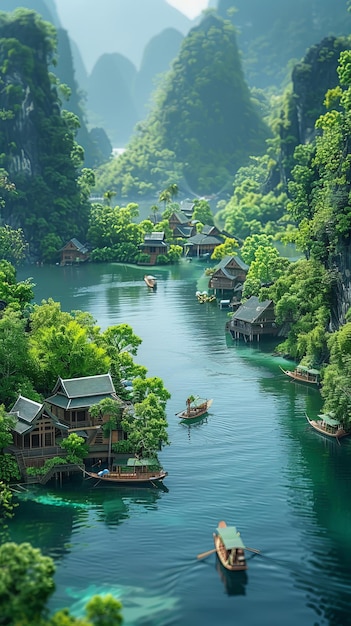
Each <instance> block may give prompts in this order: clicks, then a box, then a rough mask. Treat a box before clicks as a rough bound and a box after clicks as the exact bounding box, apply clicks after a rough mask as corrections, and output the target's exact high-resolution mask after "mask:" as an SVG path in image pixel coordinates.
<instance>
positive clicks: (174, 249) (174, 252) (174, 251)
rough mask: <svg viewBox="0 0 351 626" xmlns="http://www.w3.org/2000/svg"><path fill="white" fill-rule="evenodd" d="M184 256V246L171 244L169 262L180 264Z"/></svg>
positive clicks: (168, 255)
mask: <svg viewBox="0 0 351 626" xmlns="http://www.w3.org/2000/svg"><path fill="white" fill-rule="evenodd" d="M182 254H183V248H182V246H178V245H175V244H171V245H170V246H169V249H168V252H167V257H168V259H169V262H170V263H173V264H174V263H178V261H179V259H180V258H181V256H182Z"/></svg>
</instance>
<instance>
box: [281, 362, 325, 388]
mask: <svg viewBox="0 0 351 626" xmlns="http://www.w3.org/2000/svg"><path fill="white" fill-rule="evenodd" d="M279 367H280V369H281V370H282V372H284V374H286V375H287V376H289V378H291V379H292V380H294V381H296V382H297V383H308V384H309V385H316V387H318V386H319V385H320V381H321V374H320V371H319V370H317V369H314V368H310V367H306V366H305V365H297V366H296V367H295V369H294V370H285V369H284V368H283V367H281V366H279Z"/></svg>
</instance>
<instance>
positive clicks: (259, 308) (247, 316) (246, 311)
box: [232, 296, 272, 324]
mask: <svg viewBox="0 0 351 626" xmlns="http://www.w3.org/2000/svg"><path fill="white" fill-rule="evenodd" d="M271 303H272V300H263V302H260V301H259V299H258V298H257V296H251V298H249V299H248V300H246V302H244V304H242V305H241V306H240V307H239V308H238V310H237V311H236V312H235V313H234V315H233V317H232V319H233V320H234V319H238V320H241V321H243V322H250V323H251V324H252V323H253V322H255V321H256V320H257V319H258V318H259V317H260V315H261V313H263V311H265V310H266V309H267V308H268V307H269V305H270V304H271Z"/></svg>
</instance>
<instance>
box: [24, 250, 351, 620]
mask: <svg viewBox="0 0 351 626" xmlns="http://www.w3.org/2000/svg"><path fill="white" fill-rule="evenodd" d="M203 270H204V266H203V265H201V264H200V263H196V262H194V263H186V262H184V263H182V264H181V265H180V266H177V267H171V268H157V269H156V270H155V271H154V270H153V273H155V275H156V276H157V278H158V288H157V291H155V292H154V291H151V290H148V288H147V287H146V285H145V283H144V281H143V276H144V273H145V272H144V270H143V268H136V267H128V266H119V265H115V264H108V265H95V266H94V265H86V266H81V267H77V268H76V267H67V268H62V267H50V268H46V267H31V268H29V270H28V269H23V270H21V271H20V272H19V275H18V276H19V278H20V279H22V278H24V277H27V276H32V277H33V280H34V282H35V283H36V288H35V295H36V301H38V302H40V301H41V299H43V298H45V299H46V298H49V297H52V298H53V299H54V300H58V301H60V302H61V303H62V308H63V309H64V310H74V309H81V310H87V311H90V312H91V313H92V314H93V316H94V317H95V318H96V320H97V321H98V324H99V325H100V326H101V328H103V329H104V328H106V327H107V326H109V325H112V324H118V323H121V322H126V323H129V324H130V325H131V326H132V327H133V329H134V331H135V332H136V334H138V335H139V336H140V337H141V338H142V340H143V343H142V345H141V346H140V348H139V352H138V356H137V358H136V360H137V362H138V363H141V364H143V365H145V366H146V367H147V368H148V373H149V375H150V376H153V375H155V376H160V377H161V378H162V379H163V380H164V383H165V386H166V387H167V389H168V390H169V391H170V393H171V394H172V397H171V399H170V401H169V402H168V405H167V413H168V421H169V436H170V440H171V445H170V446H168V447H166V448H165V449H164V450H163V451H162V453H161V462H162V464H163V466H164V467H165V469H166V470H167V471H168V477H167V479H166V480H165V486H166V487H167V490H165V491H161V490H152V489H151V490H148V489H133V490H131V489H128V488H114V489H110V488H106V489H92V487H91V484H90V483H89V482H82V481H81V479H80V478H79V479H78V478H77V479H75V481H74V482H72V483H67V484H65V485H64V487H62V488H60V487H58V488H55V486H54V485H53V486H51V487H50V488H45V489H44V488H42V489H40V488H35V489H31V490H29V491H28V493H27V494H25V495H24V496H23V497H21V498H20V506H19V507H18V509H16V517H15V520H14V522H13V523H12V536H13V539H15V540H16V541H24V540H29V541H31V542H32V544H33V545H35V546H38V547H40V548H41V549H42V551H43V552H44V553H45V554H49V555H50V556H52V557H53V558H54V559H55V562H56V567H57V570H56V576H55V581H56V585H57V588H56V592H55V594H54V596H53V598H52V601H51V605H50V608H51V609H53V610H54V609H55V610H56V609H58V608H61V607H64V606H68V607H70V609H71V610H72V612H74V613H75V614H77V615H79V614H81V612H82V607H83V606H84V604H85V603H86V601H87V600H88V599H89V598H90V597H91V596H92V595H94V594H96V593H109V592H112V593H113V594H114V595H116V597H118V598H120V599H121V600H122V602H123V606H124V609H123V614H124V618H125V622H124V623H125V625H126V626H168V625H172V626H178V625H179V626H180V625H181V626H193V624H194V623H201V624H202V625H204V626H213V624H219V625H221V626H227V625H229V624H230V625H232V624H233V623H236V624H240V626H259V625H260V626H262V625H266V624H267V626H268V625H272V624H273V625H280V624H285V625H287V626H296V624H297V623H298V624H299V626H312V625H313V626H314V625H317V624H318V625H325V624H330V625H333V626H335V625H339V624H340V625H342V626H347V625H348V624H351V617H350V615H349V610H350V601H351V593H350V590H351V571H350V562H351V525H350V519H351V503H350V498H349V484H350V474H351V469H350V467H351V466H350V460H351V447H350V446H351V441H348V440H344V441H342V443H341V445H338V444H337V442H334V441H327V440H325V439H324V438H323V437H321V436H320V435H318V434H317V433H315V432H314V431H311V430H310V427H309V426H308V424H307V422H306V419H305V411H307V412H308V413H310V414H311V415H316V414H317V412H318V410H319V408H320V406H321V399H320V395H319V392H318V390H315V389H309V388H307V387H305V386H303V385H299V384H296V383H293V382H291V381H290V380H289V379H287V377H285V376H284V375H283V374H282V372H281V370H280V368H279V365H285V366H287V365H288V366H290V367H291V363H290V364H289V363H287V362H286V361H284V360H283V359H282V358H276V357H274V356H272V352H273V350H274V344H264V343H262V344H261V345H260V346H259V347H257V345H256V344H255V345H254V346H249V345H247V344H242V343H234V342H233V341H232V340H231V339H230V337H228V336H227V335H226V333H225V322H226V319H227V312H226V311H225V310H220V309H219V307H217V306H216V305H215V304H212V303H209V304H200V303H198V301H197V299H196V297H195V292H196V290H197V289H198V287H199V285H201V289H202V285H203V279H202V278H201V277H202V273H203ZM190 394H198V395H200V396H206V397H211V398H213V405H212V407H211V410H210V413H209V414H208V415H207V417H206V419H204V420H200V421H199V422H197V423H195V424H193V425H189V424H184V423H182V422H181V421H180V420H179V418H177V417H176V416H175V413H177V412H178V411H180V410H181V409H182V408H183V407H184V404H185V398H186V397H187V396H188V395H190ZM221 519H224V520H226V521H227V523H228V524H235V525H236V526H237V527H238V529H239V530H240V532H241V535H242V537H243V540H244V542H245V543H246V545H248V546H250V547H253V548H256V549H259V550H260V551H261V554H260V555H254V554H253V553H249V552H248V553H247V558H248V566H249V567H248V570H247V572H246V573H244V575H241V574H240V575H239V576H235V575H234V576H232V577H231V578H228V576H227V575H226V574H225V573H224V572H223V570H221V569H220V568H219V565H218V563H217V561H216V557H215V555H213V554H212V555H210V556H208V557H207V558H206V559H203V560H198V559H197V558H196V557H197V554H199V553H202V552H205V551H206V550H210V549H211V548H212V547H213V538H212V533H213V531H214V530H215V528H216V526H217V523H218V521H220V520H221Z"/></svg>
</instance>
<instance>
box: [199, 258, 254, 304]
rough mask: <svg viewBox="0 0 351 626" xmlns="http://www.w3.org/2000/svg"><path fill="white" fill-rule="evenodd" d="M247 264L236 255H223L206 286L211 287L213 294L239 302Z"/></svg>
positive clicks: (247, 267)
mask: <svg viewBox="0 0 351 626" xmlns="http://www.w3.org/2000/svg"><path fill="white" fill-rule="evenodd" d="M248 269H249V266H248V265H246V263H244V261H242V259H240V257H238V256H230V255H228V256H225V257H224V258H223V259H222V260H221V261H220V263H218V265H216V267H215V270H214V273H213V274H212V276H211V278H210V280H209V283H208V286H209V288H210V289H213V291H214V294H215V296H222V297H223V296H226V297H232V298H233V301H237V302H240V300H241V294H242V290H243V283H244V282H245V279H246V275H247V272H248Z"/></svg>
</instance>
